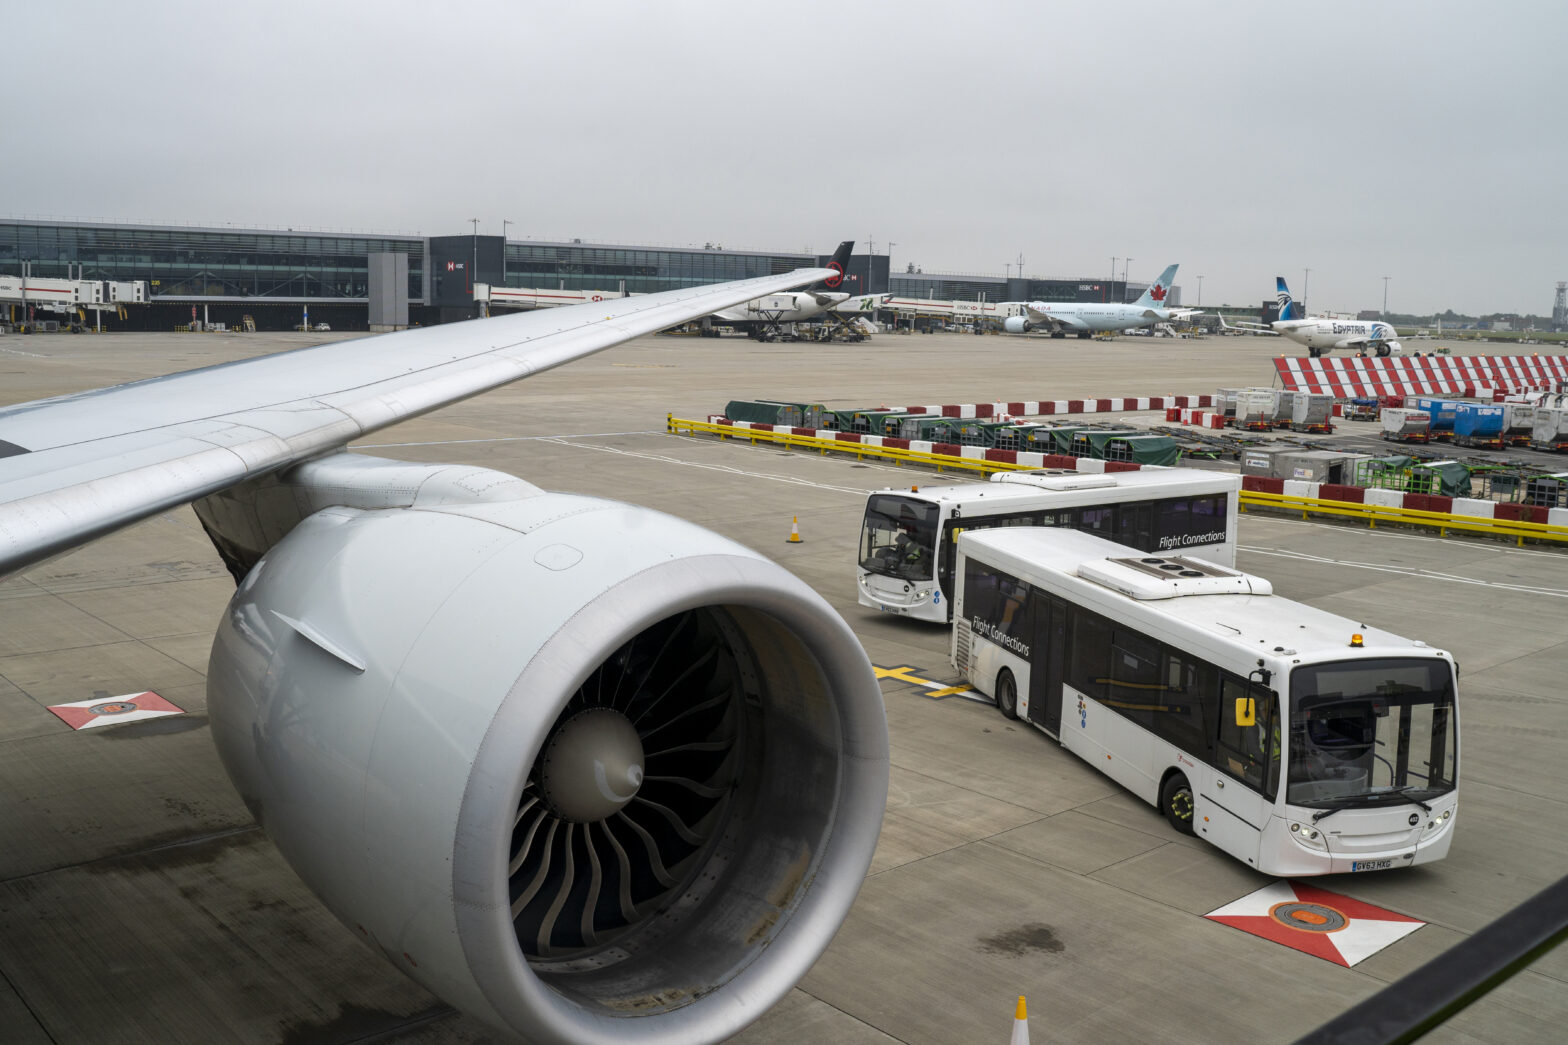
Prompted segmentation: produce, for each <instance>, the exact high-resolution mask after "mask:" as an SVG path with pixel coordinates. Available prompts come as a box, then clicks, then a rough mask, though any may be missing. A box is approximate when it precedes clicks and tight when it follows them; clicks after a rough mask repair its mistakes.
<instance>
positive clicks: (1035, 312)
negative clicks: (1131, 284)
mask: <svg viewBox="0 0 1568 1045" xmlns="http://www.w3.org/2000/svg"><path fill="white" fill-rule="evenodd" d="M1176 269H1177V266H1176V265H1171V266H1168V267H1167V268H1166V269H1165V271H1164V272H1162V273H1160V278H1159V279H1157V280H1155V281H1154V282H1153V283H1151V284H1149V286H1148V287H1147V288H1145V290H1144V292H1143V293H1142V294H1141V295H1139V297H1138V300H1137V301H1135V302H1133V303H1132V304H1131V305H1122V304H1118V303H1115V302H1110V301H1105V302H1098V303H1095V302H1076V301H1067V302H1056V301H1024V302H1018V303H1017V304H1018V305H1019V306H1021V309H1022V312H1023V314H1022V315H1018V316H1009V317H1008V318H1007V319H1005V320H1003V321H1002V329H1003V330H1005V331H1007V332H1008V333H1009V334H1027V333H1029V332H1031V331H1034V330H1046V331H1049V332H1050V334H1051V336H1052V337H1066V336H1067V335H1068V334H1069V333H1073V334H1077V335H1078V336H1079V337H1082V338H1086V337H1090V336H1091V335H1093V334H1096V333H1099V332H1102V331H1104V332H1114V331H1120V330H1131V329H1133V328H1134V327H1147V326H1153V325H1154V324H1155V323H1169V322H1170V321H1171V320H1173V319H1186V318H1187V317H1188V316H1194V315H1197V314H1198V313H1199V312H1200V311H1202V310H1201V309H1196V308H1166V307H1164V301H1165V296H1166V295H1167V294H1168V293H1169V292H1170V289H1171V284H1172V282H1174V281H1175V279H1176ZM1004 307H1005V305H1004Z"/></svg>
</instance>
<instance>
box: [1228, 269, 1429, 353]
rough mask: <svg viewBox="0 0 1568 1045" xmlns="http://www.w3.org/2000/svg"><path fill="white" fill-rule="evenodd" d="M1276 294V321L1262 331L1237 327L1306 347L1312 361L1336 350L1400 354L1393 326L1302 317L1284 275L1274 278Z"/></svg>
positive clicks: (1259, 326) (1362, 321) (1370, 321)
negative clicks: (1312, 358) (1285, 338)
mask: <svg viewBox="0 0 1568 1045" xmlns="http://www.w3.org/2000/svg"><path fill="white" fill-rule="evenodd" d="M1274 287H1275V293H1276V295H1277V300H1278V301H1279V318H1278V319H1277V320H1275V321H1274V322H1273V323H1270V324H1269V326H1268V328H1267V329H1265V328H1263V327H1262V325H1261V324H1257V325H1253V324H1247V323H1238V324H1237V328H1238V329H1241V330H1246V331H1248V332H1249V333H1259V334H1261V333H1275V334H1279V335H1281V336H1282V337H1287V338H1289V339H1290V340H1292V341H1294V342H1296V343H1297V344H1299V345H1305V346H1306V347H1307V354H1308V355H1309V356H1312V357H1314V358H1316V357H1318V356H1321V355H1322V354H1323V353H1324V352H1329V351H1332V350H1333V349H1336V348H1341V349H1352V348H1353V349H1357V350H1360V351H1370V352H1373V353H1375V354H1377V355H1380V356H1387V355H1397V354H1398V353H1400V352H1402V351H1403V347H1402V346H1401V345H1400V343H1399V340H1398V338H1399V334H1398V332H1397V331H1395V330H1394V328H1393V327H1391V326H1389V325H1388V324H1387V323H1384V322H1381V321H1379V320H1364V319H1335V318H1334V317H1332V316H1304V315H1302V309H1301V307H1300V306H1299V305H1297V304H1296V302H1295V299H1293V298H1292V297H1291V296H1290V289H1289V288H1288V287H1286V286H1285V277H1284V276H1275V277H1274Z"/></svg>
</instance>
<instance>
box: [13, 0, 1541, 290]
mask: <svg viewBox="0 0 1568 1045" xmlns="http://www.w3.org/2000/svg"><path fill="white" fill-rule="evenodd" d="M5 31H6V40H7V47H6V60H5V72H4V75H3V82H4V84H5V92H4V93H5V99H6V101H5V108H4V113H5V115H4V116H3V117H0V146H3V150H4V160H3V162H0V213H3V214H6V215H10V216H53V217H63V218H75V219H87V218H98V219H104V220H113V221H138V220H140V221H153V222H160V223H161V222H181V223H184V222H191V223H211V224H223V223H232V224H235V225H260V226H265V227H279V228H282V227H290V226H292V227H296V228H299V227H314V228H333V229H361V230H384V231H393V230H406V231H417V232H421V233H424V234H433V235H440V234H452V233H462V232H466V231H468V230H469V229H470V228H471V227H472V226H471V225H470V224H469V223H468V219H470V218H478V219H479V231H480V232H482V233H495V234H498V233H500V232H501V230H502V225H501V222H502V220H503V219H508V220H510V221H511V222H512V223H513V224H512V225H511V226H509V229H508V231H509V232H510V234H511V235H512V236H513V237H514V238H517V237H520V236H521V237H532V238H539V239H561V238H572V237H581V238H582V239H584V240H587V241H600V242H616V243H650V244H652V243H657V244H682V245H685V244H696V245H701V244H702V243H705V242H715V243H722V244H723V245H725V246H727V247H755V248H765V249H800V248H804V247H808V246H809V247H811V248H812V249H815V250H818V251H824V252H825V251H828V250H831V249H832V246H833V244H834V243H836V242H837V241H838V240H839V239H843V238H850V237H853V238H854V239H856V240H857V241H859V244H860V246H859V247H858V248H857V249H860V250H864V249H865V244H866V241H867V240H868V239H871V238H873V237H874V239H875V249H876V250H877V251H878V252H879V253H880V252H883V251H885V250H886V249H887V247H888V244H889V242H890V241H891V242H892V243H893V244H895V245H894V246H893V247H892V254H893V265H894V267H895V268H897V269H902V268H903V267H904V266H905V264H906V263H908V262H914V263H915V264H917V265H919V266H921V267H922V268H923V269H924V270H925V271H926V272H937V271H942V272H978V273H994V274H997V275H1000V274H1002V273H1003V271H1004V265H1012V264H1016V260H1017V258H1018V257H1019V255H1020V254H1021V255H1022V256H1023V258H1024V262H1025V266H1024V267H1025V270H1026V272H1027V273H1028V274H1030V275H1041V276H1068V277H1075V276H1095V277H1103V276H1108V275H1109V274H1110V269H1111V264H1112V261H1111V259H1112V257H1113V256H1114V257H1116V258H1119V259H1120V258H1125V257H1127V256H1129V255H1130V256H1131V257H1132V259H1133V260H1132V263H1131V276H1132V278H1133V279H1134V280H1148V279H1150V278H1152V277H1153V276H1155V275H1156V274H1158V272H1159V270H1160V269H1161V268H1162V267H1163V266H1164V265H1166V264H1168V263H1170V262H1180V263H1181V271H1180V273H1179V275H1178V277H1177V283H1178V284H1180V285H1181V286H1182V287H1183V290H1184V301H1185V303H1186V304H1189V305H1190V304H1192V303H1194V302H1195V301H1197V299H1198V279H1197V277H1198V276H1199V275H1202V276H1203V277H1204V279H1203V289H1202V300H1203V303H1205V304H1216V303H1221V302H1225V303H1231V304H1243V303H1256V302H1258V301H1260V300H1262V299H1264V298H1266V297H1272V296H1273V281H1274V276H1275V275H1283V276H1285V277H1286V278H1287V279H1288V280H1289V281H1290V283H1291V288H1292V290H1294V291H1295V292H1296V293H1297V295H1298V296H1301V292H1302V290H1303V287H1302V286H1301V284H1303V283H1305V282H1306V281H1307V279H1308V277H1306V276H1305V275H1304V271H1303V270H1305V269H1309V268H1310V269H1311V275H1310V293H1309V295H1308V296H1309V297H1310V299H1311V302H1312V305H1313V306H1314V307H1315V308H1317V309H1332V310H1357V309H1362V308H1379V307H1381V306H1382V304H1383V292H1384V281H1383V278H1382V277H1384V276H1388V277H1390V279H1389V282H1388V284H1387V286H1388V306H1389V309H1390V310H1391V311H1394V312H1418V313H1419V312H1432V311H1435V310H1439V309H1444V308H1454V309H1456V310H1458V311H1461V312H1470V313H1480V312H1493V311H1514V312H1522V313H1523V312H1534V313H1537V314H1550V311H1551V305H1552V295H1553V291H1554V285H1555V283H1556V281H1557V280H1559V279H1568V206H1565V204H1564V200H1563V199H1562V196H1563V194H1564V190H1563V188H1562V186H1563V185H1564V184H1565V182H1568V162H1565V161H1568V134H1565V133H1564V118H1563V109H1564V102H1565V94H1568V92H1565V90H1564V88H1565V87H1568V72H1565V70H1568V62H1565V57H1564V49H1565V45H1568V4H1564V3H1562V2H1561V0H1539V2H1524V0H1516V2H1492V3H1488V4H1478V3H1456V2H1367V0H1360V2H1316V3H1297V4H1286V3H1252V4H1245V3H1236V2H1189V3H1175V2H1165V3H1117V4H1100V3H1093V2H1077V3H1061V2H1057V3H1018V4H986V3H973V2H971V3H965V4H957V3H938V4H927V3H910V2H902V3H883V4H855V3H847V2H842V0H841V2H838V3H830V4H829V3H823V4H818V3H767V4H762V3H745V2H741V0H730V2H725V3H695V2H693V3H673V2H665V3H640V4H633V3H556V4H532V3H475V4H464V3H449V4H441V5H436V4H430V3H394V2H380V3H335V2H331V0H316V2H313V3H293V2H268V3H247V4H225V3H214V2H212V0H203V2H201V3H188V4H187V3H157V2H154V3H151V4H136V5H126V4H124V3H121V2H114V3H74V2H73V3H54V4H42V3H33V4H13V5H10V9H9V10H8V12H7V15H6V19H5ZM1121 266H1122V262H1121V261H1118V262H1117V268H1118V272H1120V270H1121Z"/></svg>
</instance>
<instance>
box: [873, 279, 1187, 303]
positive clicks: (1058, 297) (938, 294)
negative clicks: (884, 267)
mask: <svg viewBox="0 0 1568 1045" xmlns="http://www.w3.org/2000/svg"><path fill="white" fill-rule="evenodd" d="M1146 286H1147V284H1145V283H1127V282H1125V281H1123V280H1119V279H1118V280H1116V281H1114V282H1113V281H1111V280H1107V279H1103V278H1093V277H1091V278H1086V279H1040V278H1036V277H1031V278H1028V279H1018V278H1016V277H1014V278H1012V279H1003V278H1002V277H1001V276H970V275H942V274H931V275H927V274H926V273H924V272H895V273H894V274H893V276H892V280H891V285H890V286H889V289H890V290H891V291H892V292H893V293H894V294H896V295H897V296H899V297H902V298H925V299H928V300H935V301H1073V302H1096V301H1115V302H1127V301H1134V300H1136V299H1137V298H1138V295H1140V294H1142V293H1143V291H1144V288H1145V287H1146ZM1179 301H1180V297H1179V295H1174V296H1173V297H1172V298H1171V299H1170V301H1169V303H1170V304H1173V305H1174V304H1177V303H1179Z"/></svg>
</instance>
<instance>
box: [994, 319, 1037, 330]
mask: <svg viewBox="0 0 1568 1045" xmlns="http://www.w3.org/2000/svg"><path fill="white" fill-rule="evenodd" d="M1002 329H1003V330H1005V331H1007V332H1008V333H1009V334H1027V333H1029V331H1031V330H1033V329H1034V324H1033V323H1031V322H1029V321H1028V320H1027V319H1025V318H1024V317H1023V316H1008V317H1007V318H1006V319H1004V320H1002Z"/></svg>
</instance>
